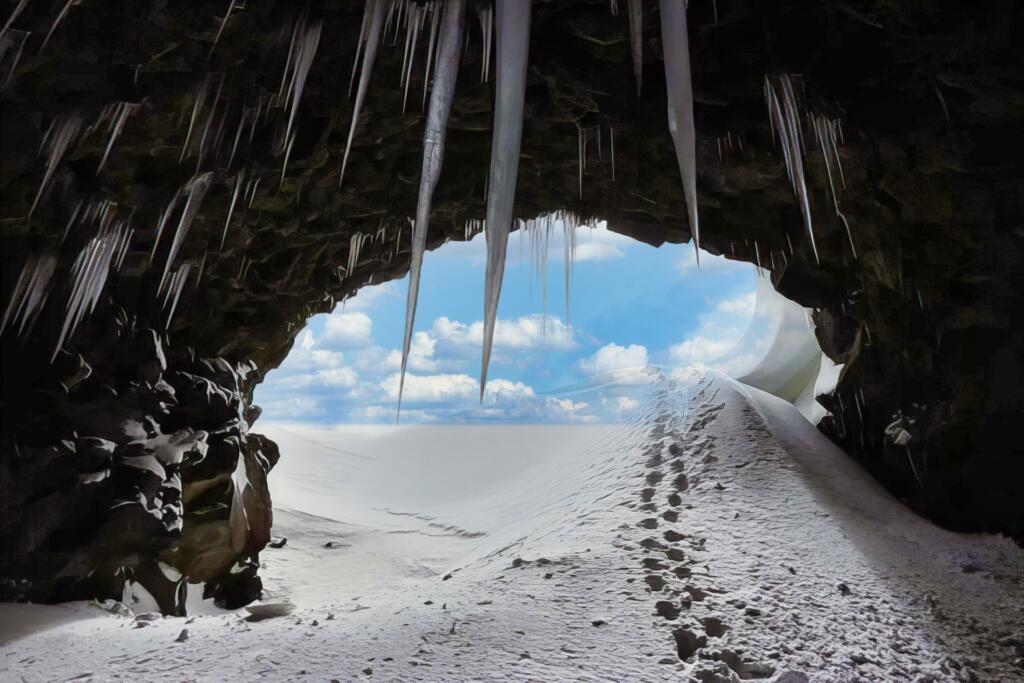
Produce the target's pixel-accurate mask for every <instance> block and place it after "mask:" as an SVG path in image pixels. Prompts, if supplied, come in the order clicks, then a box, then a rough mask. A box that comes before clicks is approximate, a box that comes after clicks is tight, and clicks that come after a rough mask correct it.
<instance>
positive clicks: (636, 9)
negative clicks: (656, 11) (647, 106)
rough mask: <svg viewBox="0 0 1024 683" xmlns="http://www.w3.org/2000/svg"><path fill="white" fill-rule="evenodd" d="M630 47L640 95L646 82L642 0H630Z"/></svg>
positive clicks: (637, 94)
mask: <svg viewBox="0 0 1024 683" xmlns="http://www.w3.org/2000/svg"><path fill="white" fill-rule="evenodd" d="M628 16H629V47H630V50H629V51H630V53H631V54H632V55H633V75H634V76H636V96H637V97H640V91H641V90H642V89H643V82H644V7H643V2H642V0H629V14H628Z"/></svg>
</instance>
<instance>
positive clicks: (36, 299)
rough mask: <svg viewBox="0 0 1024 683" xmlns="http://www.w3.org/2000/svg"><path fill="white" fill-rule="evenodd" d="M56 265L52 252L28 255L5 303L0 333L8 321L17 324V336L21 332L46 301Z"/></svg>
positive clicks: (0, 322)
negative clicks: (9, 297)
mask: <svg viewBox="0 0 1024 683" xmlns="http://www.w3.org/2000/svg"><path fill="white" fill-rule="evenodd" d="M56 267H57V258H56V257H55V256H54V255H52V254H42V255H40V256H29V258H28V260H27V261H26V262H25V265H24V267H23V268H22V269H21V275H20V276H19V277H18V282H17V283H16V284H15V285H14V291H13V292H11V300H10V301H9V302H8V303H7V310H6V311H4V317H3V320H2V321H0V334H3V333H4V330H5V329H7V324H8V323H12V324H13V325H18V334H19V336H20V335H21V334H23V332H24V330H25V324H26V323H27V322H28V321H29V320H31V319H32V317H33V316H34V315H35V314H36V313H37V312H38V311H39V310H40V309H41V308H42V307H43V304H44V303H46V298H47V296H48V295H49V290H50V280H51V279H52V277H53V271H54V270H55V269H56ZM19 320H20V323H19Z"/></svg>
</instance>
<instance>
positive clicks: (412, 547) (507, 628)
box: [0, 370, 1024, 681]
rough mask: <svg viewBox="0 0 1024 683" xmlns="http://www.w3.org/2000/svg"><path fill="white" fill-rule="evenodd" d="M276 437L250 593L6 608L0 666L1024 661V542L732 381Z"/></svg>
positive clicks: (546, 676) (122, 668)
mask: <svg viewBox="0 0 1024 683" xmlns="http://www.w3.org/2000/svg"><path fill="white" fill-rule="evenodd" d="M264 431H266V432H267V434H268V435H269V436H270V437H271V438H273V439H275V440H276V441H277V442H278V443H279V444H280V446H281V451H282V458H281V461H280V463H279V465H278V467H277V468H276V469H275V471H274V472H273V474H272V476H271V477H270V478H269V481H270V483H271V487H272V494H273V498H274V500H275V506H276V509H275V527H274V534H275V536H277V537H278V538H282V537H285V538H287V542H286V543H285V544H284V545H283V547H281V548H267V549H266V550H265V551H264V552H263V553H262V556H261V560H262V562H263V565H264V569H263V571H262V575H263V577H264V581H265V585H266V589H267V591H266V593H267V595H266V596H265V599H264V601H263V603H262V604H261V605H255V606H253V607H252V608H251V609H249V610H238V611H235V612H225V611H221V610H217V609H216V608H214V607H212V606H209V605H206V606H203V607H205V609H194V610H193V616H190V617H188V618H184V617H173V618H172V617H168V618H159V617H155V616H154V615H150V614H141V615H138V616H133V615H131V614H119V613H117V610H116V609H112V610H105V609H100V608H97V607H95V606H92V605H90V604H87V603H75V604H69V605H60V606H36V605H2V606H0V680H7V679H9V678H14V677H18V676H23V677H24V678H25V679H26V680H29V681H36V680H54V679H60V680H62V679H69V678H74V677H80V678H82V679H89V678H91V679H94V680H112V679H114V680H116V679H121V680H123V679H130V680H139V679H144V680H155V681H161V680H182V679H188V680H210V681H219V680H252V679H256V678H268V679H271V680H332V679H334V680H346V681H347V680H360V679H368V678H370V677H372V678H374V679H379V680H403V681H405V680H431V681H434V680H467V679H472V680H499V679H500V680H506V679H510V678H511V679H517V680H518V679H532V680H666V679H680V680H686V679H687V678H688V677H694V678H696V679H698V680H722V681H730V680H738V679H739V677H743V678H748V679H755V678H761V679H765V680H803V679H802V678H800V677H799V676H798V675H796V674H795V673H793V672H802V673H803V674H806V675H807V676H809V677H810V678H811V679H812V680H968V679H970V678H971V676H976V677H978V678H981V679H988V680H1010V679H1019V678H1020V677H1021V674H1022V671H1021V669H1020V668H1019V666H1020V665H1019V663H1015V660H1018V659H1019V657H1020V656H1021V653H1020V652H1019V651H1018V649H1019V648H1020V647H1021V643H1022V642H1024V640H1022V636H1021V634H1022V633H1024V605H1022V602H1021V599H1020V595H1021V581H1022V579H1024V552H1022V550H1021V549H1020V548H1017V547H1015V546H1014V545H1013V544H1012V543H1010V542H1009V541H1008V540H1006V539H1003V538H998V537H992V536H984V535H975V536H969V535H963V534H957V533H952V532H949V531H944V530H942V529H939V528H937V527H935V526H933V525H931V524H930V523H929V522H927V521H926V520H924V519H922V518H920V517H917V516H916V515H915V514H913V513H912V512H910V511H909V510H908V509H907V508H905V507H904V506H903V505H902V504H901V503H900V502H899V501H897V500H895V499H894V498H892V496H890V495H889V494H888V493H887V492H886V491H885V490H884V489H882V488H881V487H880V486H879V485H878V484H877V483H876V482H875V481H874V480H873V479H872V478H871V477H870V476H869V475H867V474H866V473H865V472H864V471H863V470H861V469H860V467H859V466H858V465H857V464H856V462H854V461H853V460H852V459H850V458H849V457H847V456H846V455H844V454H843V453H841V452H840V451H839V450H838V449H837V448H836V447H835V446H834V445H833V444H831V442H829V441H828V440H827V439H826V438H825V437H824V436H823V435H821V434H820V433H819V432H818V431H817V430H816V429H815V428H814V427H813V426H812V425H811V424H810V423H809V422H807V421H806V419H804V417H803V416H802V415H801V414H800V413H799V412H798V411H797V410H796V409H795V408H794V407H793V406H792V405H791V404H789V403H787V402H785V401H783V400H781V399H778V398H776V397H774V396H771V395H769V394H767V393H765V392H763V391H761V390H758V389H754V388H752V387H748V386H745V385H741V384H739V383H736V382H734V381H732V380H729V379H726V378H724V377H721V376H718V375H711V374H707V373H703V372H699V371H696V370H691V371H687V372H674V373H672V374H671V375H661V376H659V377H657V379H656V380H655V381H654V382H653V383H652V386H651V393H650V396H649V397H648V398H647V399H646V400H645V401H643V402H642V403H641V405H640V406H638V408H637V410H636V417H635V418H634V419H633V421H631V422H629V423H626V424H619V425H604V426H531V425H515V426H455V427H443V426H407V427H399V428H393V427H345V428H339V429H335V430H331V429H312V428H309V427H306V426H302V425H294V424H292V425H287V424H274V423H271V424H268V425H266V426H265V429H264ZM191 588H196V589H199V588H200V587H198V586H192V587H190V591H189V605H190V608H192V607H193V606H196V604H197V601H196V595H197V594H198V592H199V591H198V590H191ZM139 597H140V598H141V597H144V596H139ZM114 607H116V605H115V606H114ZM137 607H138V609H139V610H144V609H145V606H144V605H142V604H140V605H138V606H137ZM183 631H187V634H186V635H185V636H184V637H183V636H182V633H183ZM56 652H59V653H60V656H59V657H57V656H54V653H56ZM680 654H682V655H685V657H684V658H683V659H680V656H679V655H680ZM786 675H790V678H788V679H787V678H786ZM714 676H718V678H715V677H714ZM793 676H796V677H795V678H794V677H793Z"/></svg>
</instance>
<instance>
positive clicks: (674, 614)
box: [654, 600, 682, 620]
mask: <svg viewBox="0 0 1024 683" xmlns="http://www.w3.org/2000/svg"><path fill="white" fill-rule="evenodd" d="M654 611H655V612H656V613H657V614H658V616H659V617H662V618H663V619H669V620H672V619H678V618H679V613H680V612H681V611H682V610H680V609H679V608H678V607H676V606H675V604H673V603H671V602H669V601H668V600H658V602H656V603H654Z"/></svg>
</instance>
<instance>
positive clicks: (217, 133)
mask: <svg viewBox="0 0 1024 683" xmlns="http://www.w3.org/2000/svg"><path fill="white" fill-rule="evenodd" d="M26 4H27V0H19V2H18V3H17V4H16V5H15V8H14V12H13V13H12V15H11V16H10V17H9V18H8V20H7V22H6V24H5V25H4V27H3V29H2V30H0V53H2V54H0V59H4V60H8V61H11V60H10V59H9V58H8V57H7V55H9V54H15V47H14V45H15V43H17V44H18V45H19V47H18V48H17V50H16V54H17V56H16V57H14V59H13V61H15V62H16V61H17V59H18V58H19V57H20V52H21V49H22V48H23V47H24V44H25V40H26V38H27V35H22V37H21V39H20V41H18V40H16V39H15V37H14V34H15V33H17V32H16V31H14V30H9V29H11V25H12V23H13V22H14V21H15V20H16V19H17V17H18V16H19V14H20V13H21V12H22V10H23V9H24V7H25V5H26ZM73 4H74V0H67V1H66V3H65V4H63V5H62V9H61V10H60V12H59V14H58V15H57V16H56V18H55V20H54V22H53V24H52V26H51V28H50V31H49V34H48V36H47V39H46V40H47V41H48V40H49V37H50V36H51V35H52V34H53V32H54V30H56V28H57V27H58V25H59V24H60V22H61V21H62V20H63V19H64V18H65V16H66V15H67V13H68V11H69V9H70V8H71V7H72V5H73ZM237 4H238V3H237V2H236V0H231V2H230V4H229V5H228V9H227V12H226V13H225V15H224V16H223V18H222V19H221V21H220V26H219V28H218V31H217V34H216V38H215V39H214V42H213V45H212V46H211V48H210V55H211V56H212V54H213V51H214V49H215V48H216V46H217V44H218V42H219V41H220V37H221V35H222V34H223V32H224V30H225V27H226V25H227V23H228V20H229V18H230V17H231V16H232V13H233V11H234V9H235V8H236V5H237ZM467 4H468V3H467V0H427V1H422V0H365V6H364V12H363V20H362V25H361V27H360V32H359V39H358V44H357V46H356V56H355V60H354V63H353V68H352V74H351V78H350V83H349V94H350V95H351V94H352V91H353V89H354V90H355V96H354V104H353V111H352V117H351V122H350V127H349V132H348V137H347V140H346V144H345V150H344V153H343V155H342V158H341V165H340V169H339V174H338V185H339V187H341V185H342V183H343V182H344V178H345V172H346V169H347V166H348V162H349V157H350V153H351V148H352V143H353V140H354V137H355V134H356V132H357V129H358V126H359V123H360V114H361V111H362V108H363V104H364V102H365V100H366V96H367V92H368V90H369V85H370V79H371V77H372V74H373V68H374V63H375V60H376V57H377V53H378V50H379V47H380V44H381V43H382V42H385V41H387V40H388V39H390V41H391V43H392V45H395V44H397V43H398V41H399V37H400V35H402V34H403V33H404V52H403V60H402V68H401V73H400V78H399V87H400V88H402V90H403V108H405V107H406V105H407V101H408V94H409V88H410V83H411V81H412V73H413V70H414V65H415V64H416V58H417V45H418V44H419V42H420V40H421V36H423V35H426V36H427V39H426V43H427V48H426V56H425V59H424V60H423V61H424V62H425V69H426V73H425V77H424V85H423V92H422V100H423V105H424V106H426V108H427V120H426V126H425V132H424V153H423V165H422V171H421V177H420V186H419V197H418V200H417V208H416V217H415V220H414V221H413V222H412V240H411V242H412V249H411V267H410V283H409V296H408V309H407V315H406V324H405V338H404V341H403V353H402V384H404V376H405V370H406V366H407V361H408V355H409V348H410V342H411V337H412V329H413V325H414V322H415V312H416V300H417V297H418V291H419V282H420V272H421V269H422V263H423V252H424V250H425V248H426V239H427V234H428V225H429V219H430V210H431V204H432V197H433V193H434V190H435V188H436V185H437V182H438V179H439V177H440V173H441V166H442V163H443V159H444V148H445V135H446V129H447V122H448V117H449V113H450V111H451V106H452V101H453V97H454V92H455V86H456V80H457V78H458V72H459V66H460V56H461V53H462V52H463V51H464V50H465V48H466V46H467V45H468V42H467V41H468V40H469V36H468V32H467V30H466V23H467V17H466V14H467V12H468V7H467ZM627 5H628V11H627V17H628V33H629V37H630V43H631V55H632V58H633V63H634V71H635V76H636V87H637V93H638V95H639V93H640V91H641V86H642V62H643V40H642V35H643V24H642V22H643V11H642V10H643V8H642V4H641V0H628V2H627ZM474 7H475V11H476V19H477V21H478V23H479V27H480V31H481V35H482V36H483V40H482V48H483V59H482V60H481V67H480V74H479V78H480V80H481V81H489V80H490V79H491V77H492V75H493V77H494V80H495V103H494V123H493V132H492V144H491V159H490V167H489V171H488V176H487V190H486V204H487V206H486V213H485V220H484V221H483V223H482V226H483V229H484V231H485V233H486V238H487V267H486V281H485V294H484V340H483V351H482V363H481V380H480V394H481V397H482V396H483V392H484V389H485V386H486V382H487V369H488V364H489V360H490V355H491V346H492V340H493V335H494V328H495V323H496V318H497V310H498V302H499V298H500V294H501V283H502V278H503V274H504V267H505V254H506V250H507V244H508V236H509V232H510V231H511V229H512V227H513V219H514V212H513V209H514V200H515V191H516V184H517V174H518V166H519V156H520V146H521V141H522V133H523V110H524V100H525V88H526V81H527V64H528V52H529V40H530V12H531V3H530V2H528V1H527V0H494V2H493V4H492V3H491V2H478V3H475V4H474ZM610 7H611V10H612V12H613V14H618V2H616V1H615V0H612V1H611V2H610ZM660 13H661V33H662V42H663V45H664V51H665V79H666V84H667V90H668V121H669V129H670V132H671V134H672V140H673V143H674V147H675V152H676V157H677V160H678V164H679V170H680V174H681V176H682V180H683V189H684V195H685V199H686V204H687V209H688V213H689V220H690V224H691V226H692V231H693V235H694V242H695V247H699V239H700V237H699V228H698V216H697V196H696V158H695V154H696V150H695V147H696V136H695V131H694V122H693V90H692V86H691V82H690V81H691V72H690V56H689V34H688V28H687V17H686V4H685V0H660ZM322 28H323V26H322V22H321V21H320V20H317V19H314V18H311V17H310V16H309V15H308V14H307V13H306V12H301V13H299V14H298V16H297V18H296V20H295V22H294V24H293V25H292V31H291V43H290V46H289V50H288V54H287V60H286V64H285V68H284V71H283V74H282V79H281V84H280V87H279V89H278V92H277V93H276V94H268V93H266V92H264V91H263V90H262V89H261V90H260V92H259V94H258V98H254V99H256V101H255V102H250V101H249V100H248V96H247V99H246V101H244V102H243V103H242V105H241V107H237V106H233V103H232V102H231V101H229V100H228V99H227V98H222V91H223V87H224V74H223V73H219V72H210V73H208V74H207V75H206V77H205V78H204V79H203V81H202V83H201V84H200V85H199V88H198V89H197V91H196V93H195V96H194V98H193V104H192V110H191V115H190V116H189V119H188V128H187V131H186V133H185V138H184V143H183V145H182V148H181V153H180V156H179V163H184V162H185V160H186V159H188V158H190V157H192V156H194V157H195V172H194V174H193V177H192V178H191V179H190V180H189V181H188V182H187V183H186V184H185V185H184V186H183V187H181V188H180V189H179V190H178V191H177V192H176V193H175V195H174V196H173V197H172V198H171V200H170V202H169V203H168V204H167V206H166V207H165V208H164V210H163V212H162V214H161V216H160V218H159V221H158V225H157V230H156V239H155V241H154V244H153V247H152V251H151V253H150V263H151V264H152V263H153V261H154V259H155V257H156V253H157V249H158V247H159V246H160V245H161V244H166V243H167V240H163V239H162V238H163V237H164V236H165V234H168V233H170V237H169V245H168V246H167V247H166V249H167V257H166V261H165V262H164V263H163V269H162V275H161V277H160V281H159V285H158V289H157V295H158V297H163V301H164V308H165V309H166V310H168V311H169V313H168V322H169V321H170V318H171V316H173V313H174V309H175V307H176V305H177V302H178V300H179V298H180V297H181V293H182V289H183V288H184V286H185V283H186V281H187V280H188V279H189V275H190V273H192V272H194V271H197V272H198V276H197V278H196V280H197V282H198V278H199V277H201V276H202V271H203V267H204V265H205V262H206V257H205V256H204V257H203V259H202V261H201V262H200V263H199V265H198V267H196V264H195V262H193V261H188V262H185V263H182V264H178V263H177V260H178V257H179V256H180V254H181V252H182V249H183V246H184V243H185V240H186V238H187V236H188V234H189V229H190V227H191V226H192V224H193V223H194V221H195V220H196V218H197V216H198V215H199V212H200V208H201V206H202V203H203V200H204V197H205V196H206V194H207V191H208V190H209V189H210V187H211V185H212V184H213V182H214V179H215V177H216V176H215V175H214V173H215V172H214V171H210V170H206V171H204V167H205V168H210V167H212V166H214V164H213V163H212V161H213V160H214V159H216V160H217V163H216V167H218V168H222V169H229V170H230V169H231V168H232V167H233V165H234V160H235V158H236V154H237V153H238V152H239V149H240V143H241V141H242V140H243V139H245V138H246V137H247V138H248V142H249V144H250V145H251V144H252V141H253V137H254V135H255V129H256V126H257V122H258V121H259V120H260V119H261V117H263V118H264V119H265V118H266V117H267V116H268V113H269V111H270V110H271V109H274V108H277V109H283V110H284V111H285V112H286V116H287V124H286V125H285V126H284V133H283V137H281V136H279V138H278V141H277V142H278V149H279V153H280V154H282V156H283V163H282V168H281V181H282V182H283V180H284V177H285V173H286V171H287V166H288V160H289V157H290V154H291V151H292V148H293V146H294V144H295V140H296V136H297V126H298V123H297V114H296V112H297V111H298V107H299V104H300V101H301V98H302V94H303V90H304V87H305V83H306V80H307V77H308V75H309V72H310V69H311V65H312V63H313V61H314V58H315V56H316V52H317V49H318V46H319V44H320V40H321V33H322ZM45 43H46V41H44V43H43V44H44V45H45ZM492 53H493V55H494V56H493V66H492ZM15 68H16V63H15V64H14V65H13V66H12V67H11V70H12V73H13V70H14V69H15ZM357 74H358V76H359V78H358V83H357V80H356V75H357ZM7 80H9V76H8V79H7ZM5 82H6V81H5ZM428 91H429V93H430V99H429V104H427V94H428ZM136 109H137V105H133V104H128V103H121V104H118V105H113V106H111V107H108V108H107V109H105V110H104V112H102V113H101V119H102V120H103V121H104V122H105V123H107V124H108V140H107V144H106V145H105V150H104V153H103V156H102V159H101V161H100V163H99V166H98V168H97V173H99V172H100V171H102V169H103V168H104V167H105V165H106V163H107V160H108V158H109V156H110V153H111V150H112V149H113V147H114V145H115V142H116V140H117V139H118V137H119V136H120V135H121V132H122V130H123V129H124V127H125V124H126V122H127V121H128V119H129V118H130V117H131V115H132V114H133V113H134V112H135V111H136ZM229 117H231V119H232V120H231V122H229ZM234 117H237V118H234ZM232 127H233V130H234V135H233V136H232V135H231V133H230V131H231V129H232ZM95 128H96V124H93V125H92V126H89V125H87V123H86V121H85V120H84V118H83V117H82V116H81V115H79V114H78V113H72V114H69V115H65V116H61V117H58V118H57V119H55V120H54V122H53V124H52V125H51V127H50V131H49V132H48V133H47V135H46V138H45V140H44V148H43V150H42V153H43V154H45V157H46V171H45V174H44V177H43V180H42V182H41V184H40V187H39V190H38V192H37V195H36V197H35V200H34V202H33V205H32V211H34V210H35V208H36V205H37V204H38V203H39V201H40V200H41V198H42V197H43V196H44V194H45V192H46V190H47V188H48V187H49V185H50V184H51V180H52V177H53V175H54V173H55V170H56V168H57V167H58V165H59V164H60V163H61V160H62V159H63V158H64V157H65V155H66V154H67V153H68V151H69V150H70V149H72V148H73V146H74V145H75V144H76V143H77V142H78V141H79V140H81V139H82V137H84V136H85V135H87V134H89V132H91V131H92V130H94V129H95ZM246 133H247V135H246ZM595 135H596V136H598V139H597V140H594V142H596V143H597V149H598V154H599V156H600V154H601V151H600V150H601V147H602V142H601V140H600V135H601V132H600V128H598V129H596V130H592V129H582V128H581V129H580V148H581V151H580V175H581V191H582V174H583V170H584V166H585V164H586V160H587V151H588V147H589V145H590V143H591V141H592V137H593V136H595ZM609 145H610V148H611V154H612V176H613V180H614V130H611V129H610V130H609ZM228 146H230V153H228V154H223V153H222V149H224V150H226V149H227V148H228ZM225 156H226V157H227V158H226V160H225V158H224V157H225ZM225 161H226V163H225ZM217 173H220V172H217ZM259 182H260V178H259V176H258V174H257V173H255V172H253V171H251V170H247V169H245V168H242V169H240V170H238V171H236V174H235V176H234V183H233V185H234V188H233V192H232V198H231V202H230V206H229V209H228V214H227V219H226V221H225V224H224V228H223V233H222V237H221V248H222V249H223V246H224V243H225V240H226V238H227V234H228V229H229V227H230V225H231V221H232V217H233V216H234V215H235V213H236V210H237V207H238V206H239V205H241V206H251V205H252V202H253V201H254V199H255V197H256V192H257V188H258V186H259ZM243 188H244V189H243ZM562 220H564V221H565V225H566V226H568V225H569V217H568V216H562ZM171 225H174V226H175V227H174V229H173V232H172V231H171V228H170V226H171ZM550 225H551V219H550V217H542V218H540V219H536V220H535V221H533V222H529V221H528V222H527V223H526V224H525V229H527V231H529V232H531V234H534V233H536V234H541V233H543V234H544V235H546V234H547V232H548V231H549V230H550ZM539 226H540V227H539ZM479 227H480V226H476V225H469V224H467V226H466V232H467V237H468V236H470V232H473V231H476V230H477V229H478V228H479ZM574 228H575V225H572V226H571V227H566V228H565V229H566V230H567V231H571V230H572V229H574ZM130 235H131V232H130V229H128V228H127V226H125V230H124V231H122V232H117V231H110V230H107V231H106V232H104V231H102V230H101V231H100V232H99V233H98V234H97V236H96V237H95V238H93V240H92V241H90V242H89V244H88V246H87V247H86V251H84V252H83V254H82V255H80V256H79V260H78V261H77V262H76V265H75V268H74V269H73V276H74V278H75V283H74V288H73V291H72V296H71V301H69V304H68V311H69V312H68V317H67V319H66V323H65V325H64V331H63V332H62V333H61V341H60V342H59V343H58V349H59V348H60V345H61V344H62V343H63V341H64V339H66V338H67V337H68V336H70V335H71V334H73V333H74V330H75V328H76V327H77V325H78V324H79V322H80V321H81V318H82V316H83V315H84V314H85V311H86V310H91V309H92V308H93V307H94V306H95V303H96V300H97V297H98V296H99V291H100V290H101V289H102V286H103V283H104V282H105V279H106V274H107V273H106V270H103V268H104V267H110V265H111V264H112V263H117V264H119V263H120V261H121V260H123V258H124V248H126V245H127V240H129V239H130ZM367 239H368V238H367V236H363V235H355V236H353V237H352V242H351V244H350V245H349V246H350V248H349V257H348V263H347V266H346V267H345V268H344V269H345V271H346V274H350V273H351V272H352V271H353V270H354V269H355V268H356V267H357V266H358V264H359V259H360V253H361V251H362V250H363V248H364V243H365V242H366V241H367ZM573 239H574V238H568V239H567V240H566V244H567V245H568V246H567V249H568V250H569V252H571V251H572V246H571V245H572V244H573ZM51 258H53V257H52V256H40V257H38V258H34V259H30V260H29V262H28V263H26V264H25V267H24V270H23V273H22V278H21V280H19V285H18V287H19V289H18V290H17V291H16V296H15V298H14V299H12V301H11V302H10V304H9V305H8V310H7V312H6V313H5V322H4V326H5V327H6V326H7V320H8V319H10V320H11V321H14V322H17V324H18V325H19V327H20V328H23V327H24V325H25V323H26V320H28V319H29V318H31V317H32V316H33V315H34V314H35V313H37V312H38V309H39V307H40V306H41V305H42V303H43V302H45V300H46V292H47V291H48V287H49V283H50V281H51V280H52V275H53V271H54V266H53V265H52V264H51V261H50V259H51ZM570 260H571V253H568V252H567V266H566V278H567V280H568V277H569V272H570V269H569V266H568V262H569V261H570ZM248 265H249V264H248V263H247V262H246V259H245V257H244V255H243V260H242V266H241V268H240V270H239V278H243V277H244V275H245V272H246V270H247V268H248ZM101 270H102V271H103V272H102V273H101V272H100V271H101ZM338 270H339V273H340V271H341V270H342V267H340V266H339V268H338ZM399 395H400V396H401V391H400V394H399ZM400 400H401V399H399V402H400Z"/></svg>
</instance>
